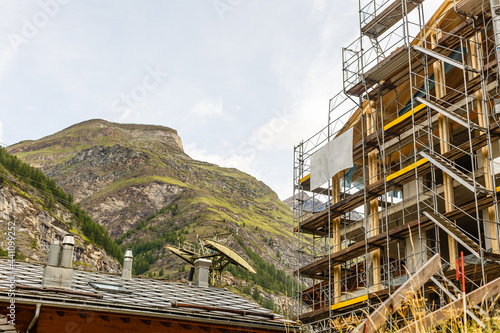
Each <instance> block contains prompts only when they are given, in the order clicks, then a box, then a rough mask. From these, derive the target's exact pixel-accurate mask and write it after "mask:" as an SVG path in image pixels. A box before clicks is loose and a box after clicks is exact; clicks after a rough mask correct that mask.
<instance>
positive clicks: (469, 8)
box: [457, 0, 490, 17]
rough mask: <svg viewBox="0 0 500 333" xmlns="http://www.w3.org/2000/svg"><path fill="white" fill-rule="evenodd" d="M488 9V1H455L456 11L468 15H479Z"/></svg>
mask: <svg viewBox="0 0 500 333" xmlns="http://www.w3.org/2000/svg"><path fill="white" fill-rule="evenodd" d="M489 11H490V1H489V0H488V1H483V0H462V1H460V2H458V3H457V12H459V13H461V14H464V15H467V16H468V17H474V16H479V15H481V14H482V13H484V12H489Z"/></svg>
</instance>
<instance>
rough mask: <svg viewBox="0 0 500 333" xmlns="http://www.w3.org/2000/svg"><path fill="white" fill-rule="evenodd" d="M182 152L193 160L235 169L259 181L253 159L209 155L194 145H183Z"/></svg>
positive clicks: (234, 155)
mask: <svg viewBox="0 0 500 333" xmlns="http://www.w3.org/2000/svg"><path fill="white" fill-rule="evenodd" d="M184 151H185V152H186V154H188V155H189V156H191V158H193V159H195V160H198V161H206V162H209V163H213V164H217V165H218V166H221V167H225V168H236V169H238V170H240V171H243V172H246V173H248V174H250V175H252V176H253V177H255V178H257V179H260V176H261V171H260V170H259V169H258V168H256V167H255V162H256V161H255V159H253V158H249V156H247V155H244V154H242V153H238V152H231V153H229V154H227V155H222V154H217V153H209V152H208V151H207V149H205V148H199V147H197V145H196V143H189V144H186V145H184Z"/></svg>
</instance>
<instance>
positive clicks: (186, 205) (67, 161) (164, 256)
mask: <svg viewBox="0 0 500 333" xmlns="http://www.w3.org/2000/svg"><path fill="white" fill-rule="evenodd" d="M8 151H9V152H10V153H12V154H15V155H16V156H18V157H19V158H20V159H22V160H23V161H25V162H28V163H30V164H31V165H33V166H36V167H38V168H40V169H41V170H42V171H43V172H44V173H45V174H47V175H48V176H50V177H52V178H53V179H55V181H56V183H57V185H58V186H60V187H61V188H62V189H64V190H65V191H66V192H67V193H70V194H71V195H72V196H73V197H74V200H75V202H78V203H79V204H80V206H81V207H82V208H83V209H84V210H85V211H86V212H87V213H88V214H89V215H90V216H91V217H92V219H93V220H94V221H96V222H97V223H99V224H101V225H103V226H105V227H106V229H107V230H108V231H109V233H110V235H111V236H112V237H113V238H115V239H116V240H117V242H118V243H119V244H122V246H123V247H132V248H133V249H134V255H135V261H134V268H135V270H136V273H159V272H160V270H161V269H162V268H163V270H164V271H165V273H166V274H177V273H178V271H179V270H181V271H182V270H183V268H182V267H183V265H182V261H181V260H180V259H178V258H177V257H174V256H172V255H170V254H169V253H165V251H164V249H163V245H165V244H169V243H170V244H177V243H179V242H182V241H184V240H188V241H192V242H195V241H196V239H197V238H198V237H201V236H208V235H213V234H216V233H218V234H221V233H225V232H228V231H231V232H233V233H237V235H238V236H236V237H234V238H235V239H234V240H233V241H232V244H231V246H232V247H234V248H235V250H236V251H237V252H239V253H242V254H243V255H244V256H246V257H247V258H251V257H252V256H253V257H254V258H256V256H258V257H260V258H263V259H264V262H265V264H269V265H272V266H273V267H276V268H277V269H278V270H279V269H283V270H287V271H290V265H291V260H292V257H293V251H292V247H291V246H290V245H291V239H292V215H291V212H290V209H289V208H288V207H287V206H286V205H285V204H284V203H282V202H281V201H280V200H279V198H278V196H277V195H276V193H274V192H273V191H272V190H271V189H270V188H269V187H268V186H267V185H265V184H264V183H263V182H260V181H258V180H256V179H255V178H254V177H252V176H250V175H248V174H246V173H244V172H241V171H239V170H237V169H234V168H222V167H219V166H217V165H215V164H211V163H206V162H201V161H196V160H194V159H192V158H190V157H189V156H188V155H187V154H186V153H185V152H184V151H183V147H182V141H181V139H180V137H179V136H178V134H177V132H176V131H175V130H173V129H171V128H168V127H162V126H152V125H133V124H117V123H111V122H107V121H104V120H99V119H95V120H89V121H85V122H83V123H79V124H76V125H73V126H71V127H68V128H66V129H64V130H62V131H60V132H58V133H55V134H53V135H50V136H47V137H44V138H41V139H39V140H35V141H23V142H20V143H18V144H15V145H13V146H10V147H8ZM242 244H244V245H245V246H242ZM256 260H257V259H252V260H251V261H252V262H254V264H256V263H255V261H256ZM261 264H262V265H265V264H264V263H261ZM262 267H264V266H262ZM269 270H272V269H269ZM234 273H235V274H236V275H237V274H238V272H234ZM258 275H259V276H258V277H252V279H267V280H272V279H273V277H272V274H271V276H265V274H258ZM280 276H281V275H280ZM283 279H285V278H284V277H283ZM260 282H261V284H265V283H264V282H263V281H260ZM260 282H259V283H260ZM274 283H277V282H274V281H267V284H268V285H273V284H274ZM283 284H285V281H283Z"/></svg>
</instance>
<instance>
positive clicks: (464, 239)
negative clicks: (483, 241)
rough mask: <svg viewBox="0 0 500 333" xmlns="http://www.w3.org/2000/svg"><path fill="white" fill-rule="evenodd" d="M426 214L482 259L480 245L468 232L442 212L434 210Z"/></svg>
mask: <svg viewBox="0 0 500 333" xmlns="http://www.w3.org/2000/svg"><path fill="white" fill-rule="evenodd" d="M424 215H425V216H427V217H428V218H430V219H431V220H432V221H433V222H434V223H435V224H436V225H437V226H438V227H440V228H441V229H442V230H444V231H445V232H446V233H447V234H448V235H450V236H451V237H453V239H455V240H456V241H457V242H459V243H460V244H462V246H463V247H465V248H466V249H467V250H468V251H469V252H470V253H472V254H473V255H475V256H476V257H478V258H479V259H481V255H480V253H481V249H480V247H479V245H478V244H477V243H476V242H474V241H473V240H472V239H470V238H469V237H468V236H467V235H466V234H464V233H463V232H462V231H460V229H458V228H457V227H456V226H454V225H453V223H452V222H451V221H449V220H447V219H446V218H445V217H444V216H442V215H441V214H439V213H437V212H434V213H429V212H424Z"/></svg>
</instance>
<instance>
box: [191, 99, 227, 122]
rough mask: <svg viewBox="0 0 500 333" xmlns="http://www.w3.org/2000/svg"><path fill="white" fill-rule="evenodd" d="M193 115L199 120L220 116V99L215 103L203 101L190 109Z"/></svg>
mask: <svg viewBox="0 0 500 333" xmlns="http://www.w3.org/2000/svg"><path fill="white" fill-rule="evenodd" d="M192 112H193V114H194V115H195V116H196V117H199V118H208V117H213V116H220V115H222V98H219V101H218V102H216V103H213V102H210V101H207V100H203V101H201V102H199V103H198V104H196V105H195V106H194V107H193V109H192Z"/></svg>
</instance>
